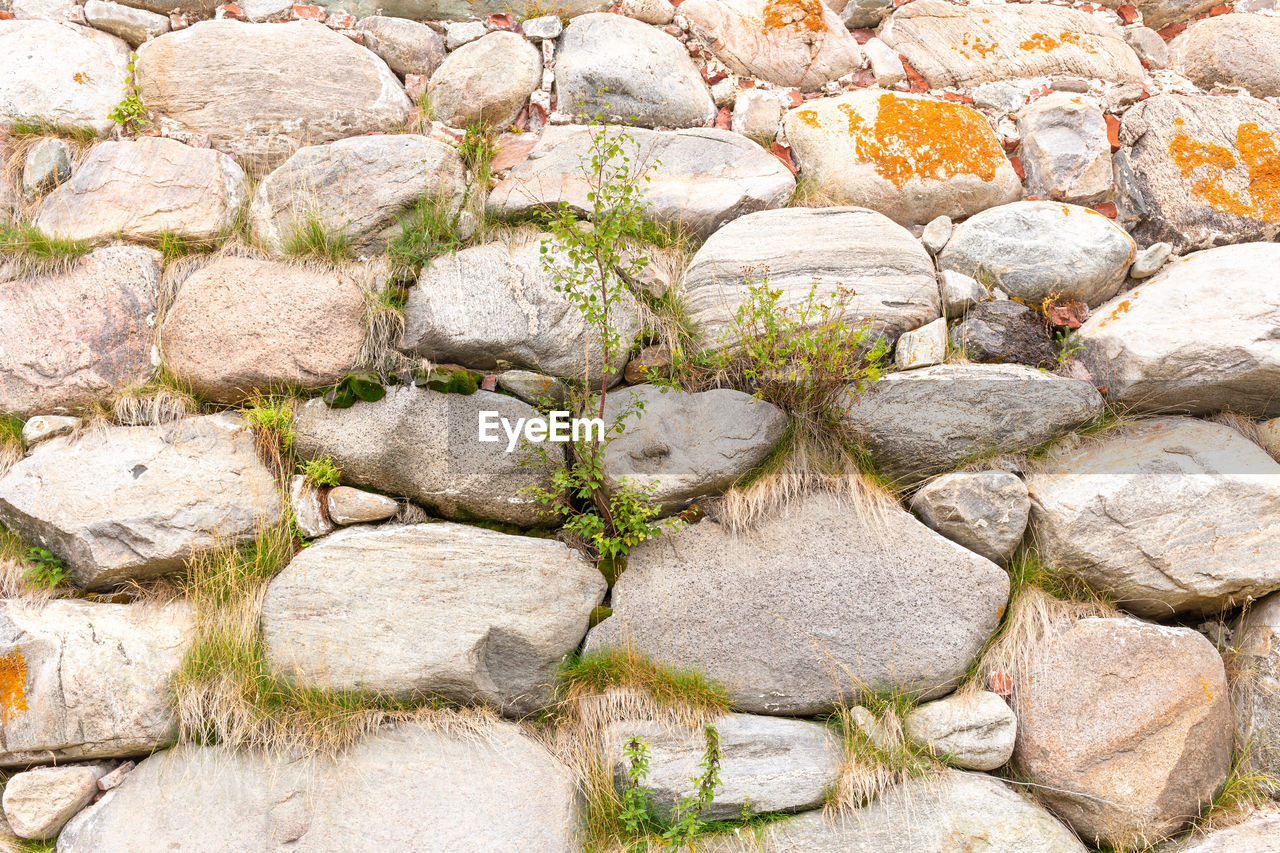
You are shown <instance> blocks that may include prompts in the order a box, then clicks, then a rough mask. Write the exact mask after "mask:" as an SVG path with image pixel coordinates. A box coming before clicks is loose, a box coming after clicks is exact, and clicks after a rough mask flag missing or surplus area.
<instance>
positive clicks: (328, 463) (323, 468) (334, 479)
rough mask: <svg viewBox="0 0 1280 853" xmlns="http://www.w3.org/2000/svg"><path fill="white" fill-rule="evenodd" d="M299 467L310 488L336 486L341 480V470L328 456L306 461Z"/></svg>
mask: <svg viewBox="0 0 1280 853" xmlns="http://www.w3.org/2000/svg"><path fill="white" fill-rule="evenodd" d="M299 467H301V468H302V474H303V476H304V477H305V478H306V480H307V482H308V483H309V484H311V485H312V486H336V485H338V483H339V482H341V479H342V470H341V469H340V468H338V466H337V465H335V464H334V462H333V460H332V459H330V458H329V457H328V456H322V457H320V458H319V459H307V460H305V461H304V462H303V463H302V464H301V466H299Z"/></svg>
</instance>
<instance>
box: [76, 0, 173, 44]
mask: <svg viewBox="0 0 1280 853" xmlns="http://www.w3.org/2000/svg"><path fill="white" fill-rule="evenodd" d="M84 17H85V20H87V21H88V22H89V26H91V27H93V28H95V29H99V30H103V31H104V32H108V33H111V34H112V35H113V36H118V37H119V38H122V39H124V40H125V41H127V42H128V43H129V44H130V45H131V46H133V47H137V46H138V45H140V44H142V43H143V42H144V41H146V40H147V39H153V38H155V37H156V36H158V35H163V34H164V33H167V32H169V26H170V24H169V18H168V16H167V15H157V14H156V13H155V12H148V11H147V10H146V9H135V8H133V7H132V6H126V5H124V4H121V3H110V2H107V0H87V2H86V3H85V4H84Z"/></svg>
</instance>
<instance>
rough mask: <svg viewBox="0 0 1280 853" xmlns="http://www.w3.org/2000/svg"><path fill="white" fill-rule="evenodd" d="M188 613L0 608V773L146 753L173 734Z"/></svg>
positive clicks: (179, 609)
mask: <svg viewBox="0 0 1280 853" xmlns="http://www.w3.org/2000/svg"><path fill="white" fill-rule="evenodd" d="M190 636H191V624H190V617H189V615H188V611H187V608H186V605H185V604H183V603H181V602H175V603H172V604H166V605H152V604H91V603H89V602H87V601H50V602H47V603H44V604H31V603H25V602H22V601H16V600H11V601H5V602H4V603H3V604H0V651H2V652H3V653H2V654H0V681H3V684H2V685H0V716H2V717H3V720H4V735H5V740H4V748H3V749H0V766H4V767H13V766H19V765H26V764H31V763H33V762H39V761H50V760H55V759H56V760H67V759H83V758H105V757H113V756H125V755H139V754H146V753H149V752H151V751H152V750H154V749H155V748H157V747H158V746H162V745H163V744H165V742H167V741H169V740H170V739H171V738H172V737H173V736H174V735H175V734H176V733H177V722H176V720H175V718H174V716H173V711H172V706H171V705H170V694H169V678H170V676H171V675H172V674H173V673H174V672H175V671H176V670H177V668H178V664H179V662H180V661H181V659H182V655H183V653H184V652H185V650H186V646H187V643H188V641H189V638H190Z"/></svg>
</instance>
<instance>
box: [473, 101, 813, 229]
mask: <svg viewBox="0 0 1280 853" xmlns="http://www.w3.org/2000/svg"><path fill="white" fill-rule="evenodd" d="M598 132H599V131H598V130H597V129H596V128H589V127H571V126H552V127H548V128H547V129H546V130H544V131H543V132H542V136H541V138H540V139H539V140H538V144H537V145H535V146H534V148H533V150H532V151H531V152H529V157H528V159H526V160H525V161H524V162H522V163H520V164H519V165H517V166H516V167H515V168H514V169H512V170H511V173H510V174H509V175H507V177H506V178H505V179H503V180H502V181H501V182H500V183H499V184H498V185H497V186H496V187H494V189H493V192H491V193H490V194H489V198H488V201H487V204H488V207H489V210H490V211H492V212H494V213H498V214H501V215H520V214H524V213H527V212H528V211H531V210H535V209H540V208H544V207H545V208H552V207H554V206H555V205H558V204H560V203H561V202H567V203H568V204H569V205H570V206H572V207H573V208H574V209H575V210H578V211H582V212H584V213H585V212H588V211H590V210H591V207H592V205H591V202H590V200H589V199H588V198H587V193H588V192H590V191H591V186H590V184H589V183H588V180H587V176H586V175H584V174H583V171H582V162H583V158H584V157H587V158H589V157H590V156H591V144H592V139H593V137H594V135H595V134H596V133H598ZM608 132H610V133H618V132H625V133H626V134H627V135H628V136H630V137H631V138H632V140H634V146H627V147H628V148H630V149H631V150H628V151H627V154H628V155H629V156H633V157H634V162H636V163H640V164H642V165H644V166H646V167H647V168H648V171H647V173H646V175H647V177H648V179H649V180H648V181H647V182H646V183H645V185H644V186H645V193H644V197H643V199H642V200H641V204H642V206H643V208H644V211H645V216H646V217H648V218H651V219H653V220H655V221H657V222H663V223H671V224H676V225H679V226H681V227H682V228H684V229H685V230H687V231H688V232H689V233H690V234H693V235H695V236H698V237H707V236H710V235H711V234H712V233H713V232H715V231H716V229H718V228H720V227H721V226H723V225H724V224H725V223H727V222H729V221H731V220H733V219H736V218H737V217H739V216H742V215H744V214H748V213H755V212H756V211H758V210H771V209H773V208H777V207H783V206H785V205H786V203H787V201H788V200H789V199H790V198H791V194H792V193H793V192H795V188H796V182H795V178H794V177H792V175H791V172H790V170H788V169H787V167H786V166H784V165H783V164H782V161H781V160H779V159H778V158H777V157H775V156H773V154H771V153H770V152H768V151H766V150H765V149H764V148H762V147H760V146H759V145H757V144H756V143H754V142H752V141H751V140H749V139H747V138H746V137H744V136H741V135H740V134H737V133H731V132H729V131H727V130H717V129H715V128H696V129H689V130H677V131H674V132H671V131H661V132H660V131H651V130H645V129H642V128H626V129H625V130H621V129H617V128H611V129H610V130H609V131H608Z"/></svg>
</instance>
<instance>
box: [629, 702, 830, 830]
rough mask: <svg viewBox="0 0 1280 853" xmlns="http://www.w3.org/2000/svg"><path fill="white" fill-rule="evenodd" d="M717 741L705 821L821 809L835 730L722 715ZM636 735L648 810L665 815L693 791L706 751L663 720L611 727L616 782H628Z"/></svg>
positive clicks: (699, 738)
mask: <svg viewBox="0 0 1280 853" xmlns="http://www.w3.org/2000/svg"><path fill="white" fill-rule="evenodd" d="M711 724H712V725H714V726H715V728H716V733H717V734H718V735H719V737H720V749H721V752H722V758H721V764H720V782H721V784H720V786H719V787H717V788H716V791H715V799H713V800H712V801H711V803H710V805H708V806H707V807H706V808H705V809H703V811H702V817H703V818H704V819H707V820H726V819H727V820H733V819H735V818H738V817H741V815H742V811H743V808H744V807H746V808H749V809H750V810H751V811H752V812H753V813H761V812H773V811H793V810H804V809H814V808H819V807H821V805H822V803H823V799H824V798H825V796H826V791H827V790H828V789H829V788H830V787H831V786H832V785H834V784H835V781H836V777H837V775H838V774H839V772H840V765H841V760H842V752H841V745H840V738H839V737H838V736H837V735H836V733H835V732H834V731H833V730H832V729H830V728H828V727H826V726H822V725H819V724H817V723H811V722H808V721H805V720H786V719H778V718H776V717H757V716H752V715H749V714H724V715H722V716H719V717H716V718H715V719H714V720H712V721H711ZM631 737H639V738H641V739H642V740H643V741H644V742H645V744H646V745H648V747H649V762H650V763H649V774H648V775H647V776H646V777H645V780H644V783H643V784H644V787H645V788H646V789H648V792H649V796H650V799H651V800H652V801H653V804H654V806H656V807H657V809H658V810H659V811H660V812H661V813H663V814H664V815H667V816H670V815H671V812H672V807H673V806H674V805H675V803H677V802H678V801H679V800H680V798H681V797H684V796H686V795H688V794H690V793H692V792H693V791H694V789H695V787H696V785H695V783H694V781H692V780H696V779H697V777H698V775H699V774H700V772H701V770H700V768H699V766H698V765H699V764H700V763H701V762H702V760H703V755H704V753H705V752H706V749H707V743H706V737H705V735H704V734H703V731H702V730H701V729H679V728H669V727H667V726H665V725H663V724H661V723H654V722H648V721H626V722H620V723H614V724H612V725H611V726H610V727H609V730H608V731H607V733H606V739H607V743H608V744H609V746H608V750H609V758H610V761H611V763H612V766H613V774H614V778H615V779H616V780H617V781H618V782H619V783H623V782H625V780H626V766H627V765H626V759H625V756H624V754H623V747H624V746H625V745H626V742H627V739H628V738H631Z"/></svg>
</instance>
